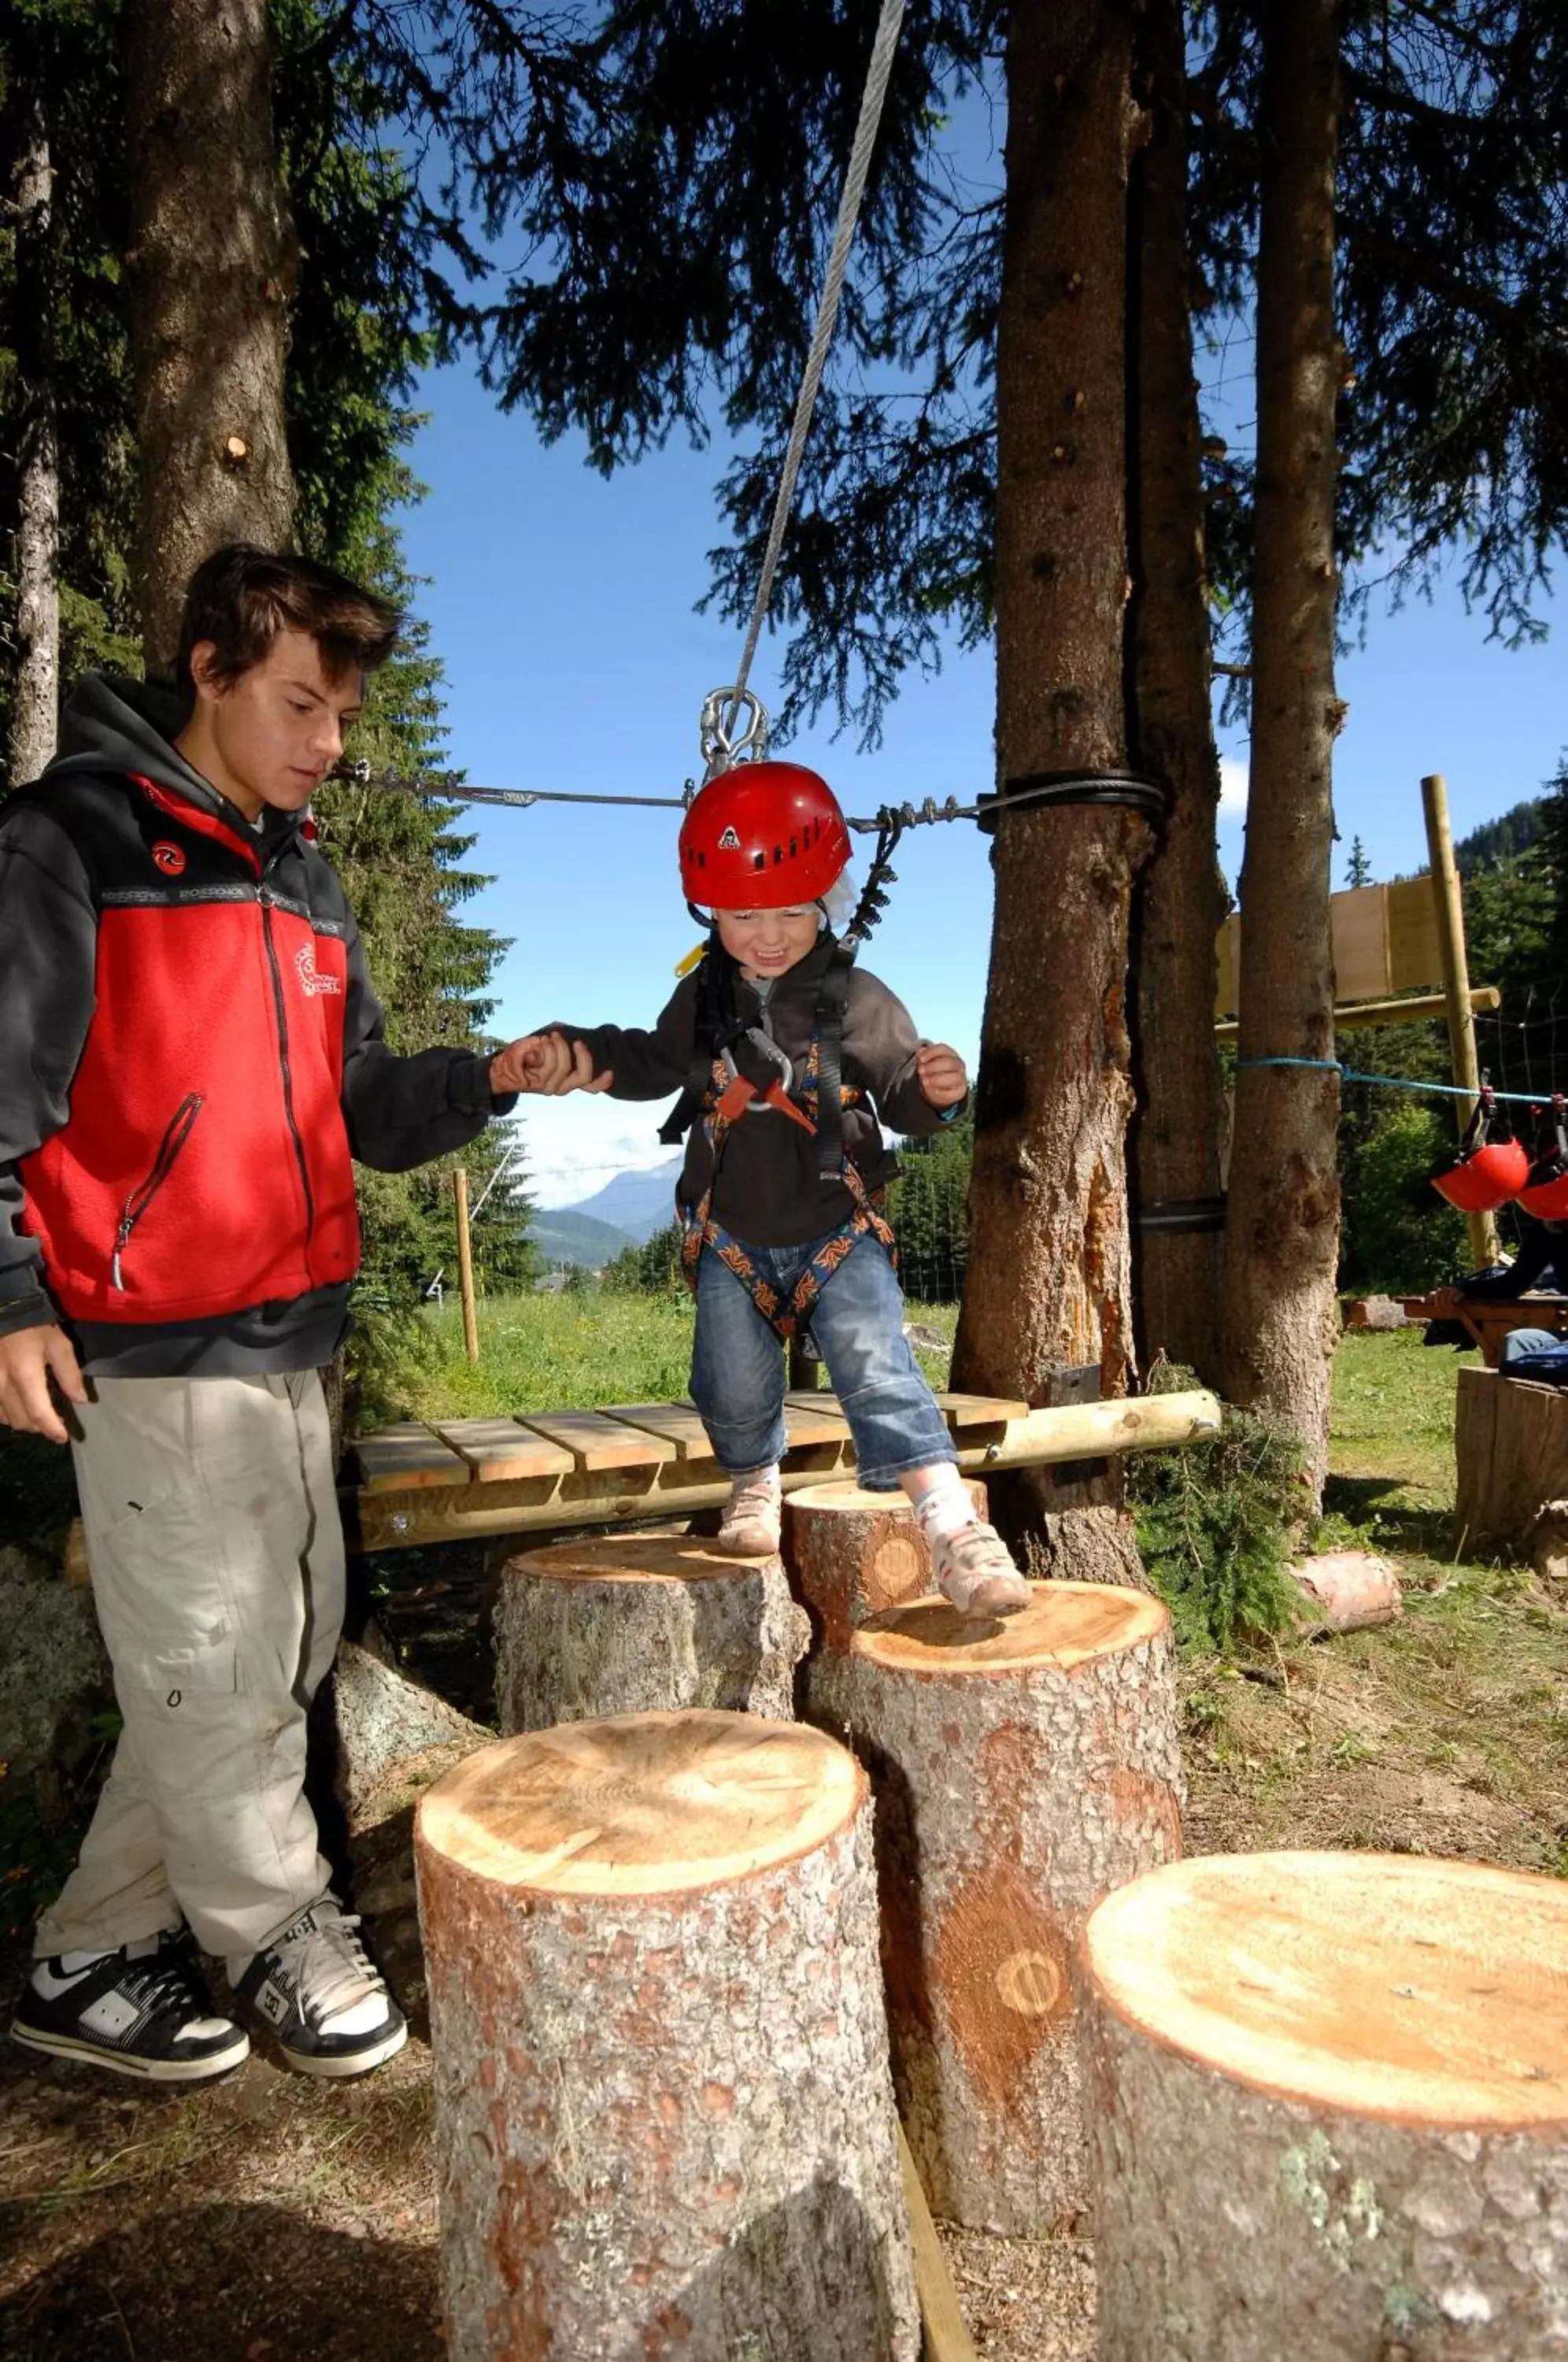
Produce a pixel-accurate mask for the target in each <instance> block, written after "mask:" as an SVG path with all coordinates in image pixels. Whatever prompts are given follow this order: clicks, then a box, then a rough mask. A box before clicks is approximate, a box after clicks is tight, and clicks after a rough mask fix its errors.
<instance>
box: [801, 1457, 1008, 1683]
mask: <svg viewBox="0 0 1568 2362" xmlns="http://www.w3.org/2000/svg"><path fill="white" fill-rule="evenodd" d="M963 1483H964V1488H965V1490H966V1493H967V1494H968V1496H969V1498H970V1500H971V1501H972V1502H973V1503H974V1507H975V1514H976V1516H977V1517H978V1518H983V1517H985V1516H986V1515H987V1514H988V1503H987V1500H986V1488H985V1486H984V1485H981V1484H978V1483H977V1481H976V1480H975V1478H974V1477H972V1476H966V1477H965V1478H964V1480H963ZM784 1563H785V1565H786V1566H787V1567H788V1568H789V1570H790V1577H791V1579H792V1581H793V1583H794V1585H795V1589H796V1590H797V1592H798V1593H799V1594H800V1595H801V1598H802V1599H803V1600H804V1601H805V1603H806V1606H808V1608H809V1609H810V1610H811V1611H812V1621H813V1638H814V1639H815V1640H816V1643H817V1645H818V1646H819V1647H820V1648H823V1649H847V1648H848V1646H849V1636H850V1634H851V1633H852V1632H854V1631H856V1630H858V1628H859V1627H860V1626H861V1625H862V1624H864V1623H866V1622H867V1619H868V1618H869V1617H873V1616H880V1615H881V1614H882V1612H883V1610H884V1609H885V1608H889V1607H902V1606H906V1605H907V1604H908V1602H909V1601H910V1600H911V1599H922V1598H923V1597H924V1596H925V1595H926V1593H927V1592H929V1591H934V1590H935V1588H936V1585H935V1583H934V1581H933V1577H932V1571H931V1551H930V1548H929V1546H928V1545H927V1542H926V1540H925V1537H924V1535H923V1534H922V1532H921V1529H920V1527H919V1526H918V1525H917V1523H916V1522H915V1514H914V1510H913V1508H912V1507H911V1504H910V1503H909V1502H908V1501H907V1500H906V1499H905V1497H904V1496H903V1494H901V1493H863V1492H862V1491H861V1489H860V1487H859V1485H856V1484H845V1483H843V1482H835V1483H834V1484H829V1485H807V1486H806V1487H805V1488H804V1490H803V1491H801V1492H799V1493H794V1494H791V1495H790V1496H788V1497H787V1498H786V1500H785V1503H784Z"/></svg>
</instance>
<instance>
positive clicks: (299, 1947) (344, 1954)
mask: <svg viewBox="0 0 1568 2362" xmlns="http://www.w3.org/2000/svg"><path fill="white" fill-rule="evenodd" d="M357 1926H359V1914H358V1912H348V1911H345V1912H344V1913H342V1915H340V1916H339V1917H337V1918H336V1919H331V1920H328V1922H327V1923H326V1926H323V1927H313V1928H312V1929H311V1930H310V1932H309V1934H308V1935H304V1936H295V1937H291V1938H290V1940H289V1942H288V1943H287V1944H282V1945H280V1946H279V1950H280V1952H282V1954H283V1955H284V1957H285V1960H286V1962H287V1965H288V1968H289V1971H290V1974H291V1975H292V1976H293V1980H294V1986H295V1991H296V1992H297V1994H298V1997H299V2005H300V2010H301V2013H302V2014H304V2012H306V2011H307V2010H308V2012H309V2014H310V2017H311V2019H312V2022H313V2023H314V2024H315V2026H316V2027H317V2029H318V2030H319V2028H320V2027H322V2026H323V2025H326V2022H327V2020H328V2019H329V2018H332V2017H334V2016H336V2015H337V2012H338V2011H339V2010H340V2009H349V2008H351V2007H352V2006H353V2004H354V2003H356V2002H359V2001H364V2000H366V1999H367V1998H368V1997H369V1995H370V1994H371V1993H372V1992H375V1990H376V1986H377V1983H378V1981H379V1980H378V1979H377V1976H376V1972H375V1970H374V1969H372V1967H371V1966H370V1959H369V1958H368V1956H367V1954H366V1951H365V1948H364V1946H363V1945H362V1944H361V1943H360V1941H359V1937H357V1936H356V1935H355V1933H354V1930H355V1928H356V1927H357ZM289 1955H293V1956H294V1958H293V1959H290V1958H289V1957H288V1956H289ZM296 1961H297V1965H296Z"/></svg>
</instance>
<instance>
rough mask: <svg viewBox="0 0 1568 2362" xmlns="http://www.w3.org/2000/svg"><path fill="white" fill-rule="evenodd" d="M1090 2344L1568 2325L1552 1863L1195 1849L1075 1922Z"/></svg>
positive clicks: (1219, 2359)
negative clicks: (1082, 2027)
mask: <svg viewBox="0 0 1568 2362" xmlns="http://www.w3.org/2000/svg"><path fill="white" fill-rule="evenodd" d="M1084 1958H1085V1981H1086V1985H1087V1995H1086V2008H1085V2016H1086V2021H1087V2030H1088V2055H1089V2059H1090V2072H1091V2075H1092V2079H1093V2091H1094V2097H1095V2116H1096V2147H1097V2150H1098V2168H1099V2170H1098V2182H1099V2187H1098V2193H1097V2197H1096V2202H1095V2246H1096V2257H1097V2264H1098V2270H1099V2328H1100V2348H1099V2351H1100V2356H1101V2362H1279V2357H1280V2356H1282V2355H1287V2356H1289V2357H1290V2362H1545V2357H1546V2356H1548V2355H1554V2354H1557V2353H1559V2352H1561V2351H1562V2350H1564V2346H1565V2344H1568V1888H1565V1887H1564V1886H1563V1885H1562V1884H1561V1883H1560V1882H1558V1881H1556V1880H1554V1879H1549V1878H1537V1877H1531V1876H1529V1875H1528V1874H1527V1873H1524V1872H1521V1871H1501V1870H1493V1869H1489V1868H1485V1867H1483V1866H1482V1865H1481V1864H1479V1863H1476V1862H1467V1861H1434V1860H1421V1859H1418V1858H1415V1857H1411V1856H1408V1855H1394V1856H1388V1855H1376V1854H1333V1853H1324V1854H1312V1853H1278V1854H1240V1855H1221V1856H1214V1857H1209V1858H1207V1859H1205V1858H1201V1857H1199V1858H1197V1859H1194V1860H1191V1861H1187V1862H1182V1863H1180V1864H1178V1865H1176V1866H1175V1867H1173V1868H1170V1869H1165V1870H1162V1871H1157V1872H1155V1873H1154V1875H1152V1876H1151V1877H1148V1878H1143V1879H1140V1880H1139V1881H1138V1882H1136V1884H1135V1885H1132V1886H1130V1887H1127V1888H1124V1889H1123V1890H1122V1891H1121V1893H1118V1894H1114V1895H1112V1896H1111V1897H1110V1900H1109V1901H1108V1902H1106V1903H1103V1904H1101V1905H1100V1907H1099V1910H1098V1911H1097V1912H1096V1914H1095V1915H1094V1917H1093V1918H1092V1920H1091V1921H1090V1922H1089V1926H1088V1935H1087V1937H1086V1939H1085V1948H1084Z"/></svg>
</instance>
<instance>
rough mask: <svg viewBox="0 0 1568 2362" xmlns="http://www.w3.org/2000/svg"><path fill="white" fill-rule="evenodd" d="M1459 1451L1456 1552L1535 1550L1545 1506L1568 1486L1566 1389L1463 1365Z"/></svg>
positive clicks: (1526, 1554) (1515, 1554)
mask: <svg viewBox="0 0 1568 2362" xmlns="http://www.w3.org/2000/svg"><path fill="white" fill-rule="evenodd" d="M1453 1456H1454V1461H1455V1463H1456V1466H1457V1470H1458V1476H1459V1485H1458V1491H1457V1494H1456V1496H1455V1499H1454V1505H1453V1532H1454V1545H1453V1547H1454V1555H1455V1556H1456V1557H1463V1558H1466V1559H1491V1558H1506V1559H1516V1560H1518V1559H1529V1558H1530V1557H1531V1556H1532V1555H1533V1552H1534V1546H1535V1540H1536V1534H1537V1528H1538V1521H1539V1520H1540V1516H1541V1512H1542V1510H1543V1509H1545V1508H1546V1507H1548V1505H1549V1504H1555V1503H1559V1502H1561V1500H1562V1496H1563V1494H1564V1493H1568V1389H1565V1388H1563V1387H1562V1386H1548V1385H1539V1384H1537V1383H1535V1382H1533V1381H1532V1380H1530V1379H1528V1378H1524V1377H1517V1378H1515V1377H1505V1376H1504V1374H1503V1373H1502V1372H1501V1371H1500V1370H1461V1371H1460V1373H1459V1394H1458V1398H1457V1400H1456V1402H1455V1405H1454V1414H1453Z"/></svg>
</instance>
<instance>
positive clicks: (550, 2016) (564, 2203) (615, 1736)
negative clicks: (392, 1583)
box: [415, 1712, 919, 2362]
mask: <svg viewBox="0 0 1568 2362" xmlns="http://www.w3.org/2000/svg"><path fill="white" fill-rule="evenodd" d="M415 1850H416V1855H417V1860H418V1866H419V1887H420V1908H421V1914H422V1916H423V1921H424V1927H425V1956H426V1960H427V1962H428V1969H429V1979H430V2014H431V2038H432V2045H433V2048H434V2052H435V2064H436V2136H437V2153H438V2158H439V2175H440V2190H441V2224H442V2232H441V2237H442V2273H443V2287H444V2294H445V2309H446V2321H447V2352H448V2355H449V2356H450V2357H451V2362H494V2358H495V2357H496V2356H508V2357H509V2362H546V2357H554V2356H560V2357H562V2362H565V2357H568V2356H569V2357H570V2362H634V2357H635V2362H642V2357H644V2356H668V2357H671V2358H672V2362H673V2357H675V2356H679V2357H680V2362H735V2357H738V2356H742V2355H746V2354H756V2355H757V2356H767V2357H768V2362H915V2357H916V2356H917V2355H918V2352H919V2325H918V2319H917V2313H916V2306H915V2296H914V2282H913V2274H912V2270H911V2261H910V2250H909V2225H908V2218H907V2214H906V2212H905V2205H904V2198H903V2191H902V2187H901V2181H900V2166H899V2156H898V2149H897V2145H896V2127H895V2119H894V2114H893V2101H892V2092H891V2089H890V2086H889V2074H888V2054H887V2033H886V2022H885V2018H884V2014H883V2004H882V1994H881V1982H880V1979H879V1977H878V1969H877V1906H876V1882H875V1871H874V1866H873V1859H872V1851H871V1806H870V1799H869V1795H868V1793H867V1783H866V1779H865V1775H864V1773H863V1772H862V1771H860V1769H859V1767H858V1766H857V1765H856V1762H855V1761H854V1760H853V1758H852V1757H850V1756H849V1755H848V1754H847V1753H846V1752H845V1749H843V1748H841V1747H838V1746H835V1745H834V1742H833V1740H832V1739H830V1738H826V1737H824V1736H823V1733H822V1732H820V1731H815V1730H809V1729H806V1728H803V1727H801V1726H800V1725H799V1724H781V1723H773V1722H767V1721H764V1720H761V1719H759V1718H755V1717H752V1716H744V1715H732V1714H709V1713H698V1712H693V1713H685V1714H679V1715H668V1714H646V1715H628V1716H620V1717H618V1718H616V1719H613V1720H610V1721H605V1722H584V1723H575V1724H571V1725H569V1726H567V1727H562V1728H558V1729H555V1730H548V1731H542V1732H536V1733H533V1734H530V1735H527V1736H525V1737H522V1738H512V1739H506V1740H503V1741H502V1742H501V1743H500V1744H499V1745H498V1746H495V1747H491V1748H489V1749H485V1750H484V1752H483V1753H482V1754H479V1755H474V1756H470V1757H469V1759H468V1760H466V1761H465V1762H463V1763H461V1764H459V1765H458V1767H457V1769H456V1770H455V1771H451V1772H449V1773H448V1774H447V1777H446V1778H445V1779H444V1780H442V1781H440V1782H438V1783H436V1786H435V1787H434V1788H432V1789H430V1790H429V1791H428V1793H427V1794H425V1798H424V1799H423V1801H422V1803H421V1805H420V1808H419V1816H418V1823H417V1828H416V1837H415Z"/></svg>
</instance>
